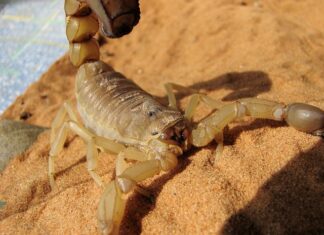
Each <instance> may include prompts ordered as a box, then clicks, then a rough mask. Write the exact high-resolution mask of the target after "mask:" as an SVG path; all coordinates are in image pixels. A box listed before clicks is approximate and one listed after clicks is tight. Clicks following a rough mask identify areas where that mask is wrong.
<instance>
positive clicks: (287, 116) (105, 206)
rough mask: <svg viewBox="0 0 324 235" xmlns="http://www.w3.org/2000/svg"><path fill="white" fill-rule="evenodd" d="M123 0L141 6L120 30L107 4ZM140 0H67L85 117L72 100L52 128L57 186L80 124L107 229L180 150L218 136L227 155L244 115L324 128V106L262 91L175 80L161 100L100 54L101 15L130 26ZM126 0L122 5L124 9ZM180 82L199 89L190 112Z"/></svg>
mask: <svg viewBox="0 0 324 235" xmlns="http://www.w3.org/2000/svg"><path fill="white" fill-rule="evenodd" d="M118 2H119V3H120V2H122V3H123V4H125V5H126V6H129V4H130V5H131V7H133V8H130V9H133V11H131V10H129V9H128V10H127V11H126V13H125V14H124V13H120V14H119V16H126V18H123V20H125V19H126V20H125V22H126V23H130V24H128V26H127V27H126V26H122V27H121V28H122V30H117V31H116V30H114V29H113V27H112V26H114V24H112V23H111V21H112V17H111V15H112V14H108V13H107V12H108V10H109V9H108V8H107V6H106V5H107V4H108V3H116V4H117V3H118ZM134 2H135V3H136V1H115V0H112V1H100V0H88V1H87V2H84V1H78V0H66V1H65V12H66V14H67V17H68V19H67V35H68V39H69V41H70V58H71V61H72V63H73V64H74V65H76V66H80V67H79V69H78V72H77V75H76V82H75V95H76V100H77V109H78V113H79V115H80V117H81V119H82V121H80V120H79V118H78V114H77V113H76V112H75V111H74V109H73V108H72V107H71V104H70V103H69V102H65V103H64V105H63V106H62V107H61V108H60V110H59V111H58V114H57V116H56V117H55V118H54V121H53V123H52V128H51V140H50V143H51V150H50V153H49V171H48V175H49V181H50V185H51V187H52V189H54V188H55V187H56V186H55V181H54V173H55V170H54V160H55V157H56V156H57V155H58V153H59V152H60V151H61V150H62V148H63V146H64V142H65V140H66V138H67V133H68V131H69V130H71V131H73V132H75V133H76V134H77V135H79V136H80V137H81V138H82V139H83V140H84V141H85V142H86V144H87V154H86V159H87V170H88V172H89V174H90V176H91V177H92V178H93V180H94V181H95V182H96V184H98V185H99V186H100V187H102V188H103V193H102V196H101V198H100V201H99V205H98V213H97V217H98V221H99V229H100V230H101V232H102V233H103V234H116V233H118V231H119V227H120V224H121V221H122V218H123V215H124V212H125V205H126V202H127V200H126V199H125V196H127V195H128V194H129V193H130V192H132V191H133V190H137V191H139V192H140V193H142V194H146V193H147V192H146V191H145V189H143V188H141V187H139V186H138V183H140V182H142V181H143V180H145V179H148V178H150V177H152V176H154V175H157V174H159V173H161V172H167V171H170V170H172V169H174V168H175V167H176V166H177V163H178V157H179V156H180V155H182V154H183V153H184V152H185V151H188V150H189V149H191V148H192V147H193V146H194V147H203V146H206V145H208V144H209V143H210V142H212V141H214V140H215V141H216V142H217V147H216V150H215V158H216V159H217V158H218V157H220V156H221V153H222V149H223V147H224V146H223V130H224V128H225V127H226V126H227V125H228V124H229V123H231V122H233V121H234V120H236V119H239V118H242V117H244V116H250V117H253V118H263V119H271V120H276V121H284V122H286V123H287V124H288V125H289V126H292V127H294V128H296V129H297V130H299V131H302V132H306V133H310V134H313V135H316V136H322V137H323V136H324V111H323V110H321V109H319V108H317V107H315V106H312V105H308V104H304V103H292V104H288V105H285V104H282V103H279V102H275V101H270V100H265V99H259V98H242V99H239V100H237V101H235V102H232V103H223V102H218V101H216V100H214V99H212V98H211V97H208V96H207V95H205V94H202V93H199V92H196V91H195V90H193V89H189V88H186V87H183V86H181V85H177V84H173V83H167V84H166V85H165V88H166V91H167V96H168V101H169V105H168V106H165V105H162V104H160V103H159V102H158V101H157V100H156V99H155V98H154V97H153V96H152V95H150V94H148V93H147V92H145V91H144V90H143V89H141V88H140V87H139V86H137V85H136V84H135V83H134V82H133V81H132V80H130V79H127V78H126V77H124V76H123V75H122V74H121V73H118V72H116V71H115V70H114V69H113V68H112V67H110V66H109V65H108V64H106V63H105V62H103V61H101V60H99V58H98V57H97V56H98V54H99V50H97V49H98V48H97V43H96V42H95V40H94V38H93V36H94V34H95V33H96V31H97V30H98V26H99V25H98V21H97V19H96V17H97V18H98V19H99V22H101V24H102V28H104V30H103V31H104V32H106V33H107V32H110V33H111V35H110V36H112V37H114V35H117V36H118V35H121V34H123V33H125V32H126V33H127V32H129V31H130V30H131V27H132V26H134V25H135V24H136V23H137V21H138V15H139V13H138V4H137V5H136V4H135V3H134ZM105 4H106V5H105ZM127 4H128V5H127ZM108 5H109V4H108ZM112 5H113V4H112ZM105 6H106V7H105ZM110 6H111V5H110ZM120 6H121V5H118V7H119V8H118V7H117V8H118V9H122V8H121V7H120ZM134 8H135V10H134ZM107 9H108V10H107ZM92 11H94V12H95V15H93V14H92ZM123 20H122V21H123ZM125 22H124V23H125ZM126 23H125V24H126ZM117 25H118V26H119V25H120V24H119V23H118V24H117ZM121 25H123V23H122V24H121ZM93 26H95V29H94V28H93ZM125 27H126V28H127V30H125ZM114 32H115V33H114ZM116 32H117V33H116ZM106 35H107V34H106ZM108 35H109V33H108ZM94 45H95V46H94ZM175 90H177V91H186V92H189V93H191V94H192V96H191V98H190V100H189V103H188V105H187V108H186V109H185V111H184V112H182V111H181V110H180V109H179V108H178V107H177V101H176V96H175V94H174V91H175ZM200 102H203V103H205V104H206V105H207V106H209V107H211V108H212V109H213V110H214V111H213V112H212V113H211V114H210V115H208V116H207V117H205V118H203V119H202V120H201V121H199V122H193V121H192V119H193V115H194V113H195V111H196V110H197V106H198V104H199V103H200ZM99 151H105V152H110V153H115V154H117V158H116V167H115V179H114V180H112V181H111V182H109V183H108V184H104V183H103V180H102V179H101V177H100V176H99V175H98V174H97V173H96V167H97V158H98V153H99Z"/></svg>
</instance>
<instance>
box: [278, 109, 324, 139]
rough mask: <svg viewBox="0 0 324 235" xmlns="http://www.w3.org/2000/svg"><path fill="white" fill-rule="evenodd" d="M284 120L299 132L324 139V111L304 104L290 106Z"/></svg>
mask: <svg viewBox="0 0 324 235" xmlns="http://www.w3.org/2000/svg"><path fill="white" fill-rule="evenodd" d="M284 119H285V120H286V122H287V123H288V124H289V126H292V127H294V128H296V129H297V130H299V131H304V132H307V133H311V134H313V135H317V136H322V137H324V111H323V110H321V109H319V108H317V107H315V106H312V105H309V104H303V103H293V104H289V105H288V106H287V108H286V111H285V117H284Z"/></svg>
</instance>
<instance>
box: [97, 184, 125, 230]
mask: <svg viewBox="0 0 324 235" xmlns="http://www.w3.org/2000/svg"><path fill="white" fill-rule="evenodd" d="M116 184H117V182H116V181H115V180H114V181H111V182H110V183H109V184H108V185H107V187H106V188H105V191H104V193H103V194H102V196H101V198H100V201H99V206H98V222H99V229H100V230H101V232H102V233H103V234H118V231H119V226H120V223H121V220H122V218H123V215H124V210H125V205H126V201H125V200H123V199H122V192H121V191H120V189H119V187H118V186H117V185H116Z"/></svg>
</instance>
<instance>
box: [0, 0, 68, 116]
mask: <svg viewBox="0 0 324 235" xmlns="http://www.w3.org/2000/svg"><path fill="white" fill-rule="evenodd" d="M63 4H64V1H63V0H28V1H25V0H16V1H13V0H8V1H4V0H0V113H2V112H3V111H4V109H5V108H6V107H7V106H8V105H10V104H11V103H12V102H13V101H14V100H15V98H16V96H17V95H20V94H21V93H22V92H23V91H24V90H25V89H26V88H27V87H28V86H29V85H30V84H31V83H32V82H34V81H35V80H37V79H38V78H39V77H40V75H41V74H42V73H43V72H45V71H46V70H47V69H48V67H49V66H50V65H51V64H52V63H53V62H54V61H55V60H57V59H58V58H59V57H60V56H62V55H63V54H64V53H65V52H66V51H67V49H68V42H67V40H66V37H65V15H64V9H63Z"/></svg>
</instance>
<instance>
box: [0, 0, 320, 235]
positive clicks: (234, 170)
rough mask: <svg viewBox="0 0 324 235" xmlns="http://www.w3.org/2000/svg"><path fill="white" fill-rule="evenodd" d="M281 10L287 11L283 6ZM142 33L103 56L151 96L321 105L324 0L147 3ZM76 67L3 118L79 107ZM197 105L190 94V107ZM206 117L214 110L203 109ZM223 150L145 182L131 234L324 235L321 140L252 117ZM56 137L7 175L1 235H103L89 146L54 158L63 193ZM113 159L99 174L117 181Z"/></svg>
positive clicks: (37, 120)
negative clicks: (170, 85)
mask: <svg viewBox="0 0 324 235" xmlns="http://www.w3.org/2000/svg"><path fill="white" fill-rule="evenodd" d="M279 2H280V3H279ZM141 10H142V17H141V21H140V23H139V25H138V26H136V28H135V29H134V31H133V32H132V33H131V34H130V35H128V36H126V37H124V38H122V39H118V40H109V42H108V43H107V44H106V45H105V46H103V48H102V55H103V56H102V59H103V60H104V61H106V62H108V63H110V64H111V65H112V66H113V67H114V68H115V69H116V70H117V71H120V72H122V73H123V74H125V75H126V76H127V77H129V78H132V79H133V80H134V81H135V82H136V83H137V84H139V85H140V86H141V87H143V88H144V89H145V90H148V91H150V92H151V93H152V94H154V95H156V96H159V97H163V96H164V89H163V84H164V83H165V82H166V81H169V82H176V83H180V84H183V85H186V86H189V87H194V88H197V89H201V90H202V91H206V92H207V93H208V94H209V95H210V96H211V97H213V98H215V99H220V100H221V99H223V100H225V101H232V100H235V99H238V98H241V97H250V96H253V97H261V98H267V99H272V100H276V101H282V102H287V103H289V102H294V101H300V102H307V103H309V104H313V105H316V106H318V107H320V108H322V109H324V80H323V78H324V27H323V25H324V15H323V12H324V1H318V0H304V1H295V0H284V1H274V0H273V1H270V0H268V1H252V0H246V1H244V0H243V1H242V0H204V1H201V0H177V1H173V0H154V1H152V0H141ZM75 73H76V69H74V68H73V67H72V65H71V64H70V63H69V61H68V59H67V57H64V58H62V59H60V60H59V61H57V62H56V63H55V64H54V65H53V66H52V67H51V68H50V69H49V70H48V72H46V73H45V74H44V75H43V76H42V77H41V78H40V80H39V81H38V82H36V83H35V84H33V85H32V86H31V87H30V88H29V89H28V90H27V91H26V92H25V94H24V95H22V96H20V97H18V98H17V100H16V101H15V103H14V104H13V105H12V106H11V107H10V108H8V109H7V110H6V112H5V113H4V114H3V116H2V118H11V119H19V116H20V115H21V113H23V112H30V113H31V114H32V116H31V117H30V118H29V119H27V122H28V123H32V124H37V125H42V126H49V125H50V123H51V121H52V120H53V117H54V115H55V113H56V112H57V110H58V108H59V107H60V105H61V104H62V102H63V101H64V100H66V99H73V82H74V76H75ZM187 101H188V98H187V97H185V98H184V99H182V102H181V104H182V105H183V106H184V105H185V103H186V102H187ZM201 110H202V111H201V113H202V114H201V115H205V114H207V113H208V109H206V108H203V107H202V108H201ZM225 138H226V146H225V150H224V152H223V156H222V159H221V160H220V161H219V162H217V163H216V164H215V165H214V166H212V165H211V164H210V159H211V153H212V151H213V149H215V147H216V145H215V144H211V145H209V146H207V147H205V148H201V149H194V150H192V151H190V152H189V153H187V154H185V155H184V156H182V157H181V158H180V164H179V166H178V167H177V168H176V169H175V170H174V171H172V172H170V173H165V174H162V175H160V176H157V177H154V179H150V180H147V181H145V182H144V185H145V187H146V188H147V189H149V190H151V192H152V193H153V194H154V200H153V201H150V200H148V199H147V198H145V197H143V196H141V195H139V194H137V193H134V194H132V195H131V197H130V198H129V200H128V203H127V210H126V214H125V217H124V220H123V223H122V230H121V233H122V234H139V233H143V234H247V233H249V234H259V233H262V234H319V233H322V234H323V233H324V223H323V221H324V201H323V198H324V158H323V154H324V144H323V141H322V140H321V139H320V138H318V137H313V136H311V135H308V134H305V133H301V132H298V131H296V130H294V129H293V128H290V127H287V126H285V125H283V124H280V123H276V122H274V121H266V120H252V119H249V118H246V119H244V120H242V121H240V122H236V123H233V124H231V125H230V126H229V129H228V130H227V131H226V133H225ZM49 148H50V147H49V132H45V133H43V134H42V135H41V136H39V138H38V140H37V142H36V143H35V144H34V145H33V146H32V147H31V148H30V149H29V150H28V151H26V152H25V153H24V154H22V155H21V156H19V157H17V158H16V159H14V160H13V161H12V162H11V163H10V164H9V166H8V167H7V169H6V170H5V171H4V172H3V173H1V174H0V176H1V177H0V185H1V186H0V187H1V188H0V198H1V199H4V200H5V201H7V205H6V207H5V208H4V209H2V210H0V234H96V233H98V231H97V221H96V208H97V204H98V200H99V197H100V195H101V192H102V190H101V189H100V188H98V187H97V186H96V185H95V183H94V181H93V180H92V179H91V178H90V176H89V174H88V173H87V170H86V166H85V146H84V144H83V142H82V140H81V139H80V138H79V137H73V136H72V135H71V137H70V138H69V141H68V143H67V145H66V148H65V149H64V151H63V152H62V153H61V154H60V155H59V157H58V160H57V161H56V172H58V173H57V177H56V180H57V181H56V182H57V185H58V187H59V190H57V191H51V190H50V188H49V183H48V179H47V157H48V152H49ZM113 171H114V156H112V155H108V154H100V161H99V169H98V172H99V174H100V175H102V176H103V177H104V179H105V181H106V182H108V181H110V180H111V179H112V177H113Z"/></svg>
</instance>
